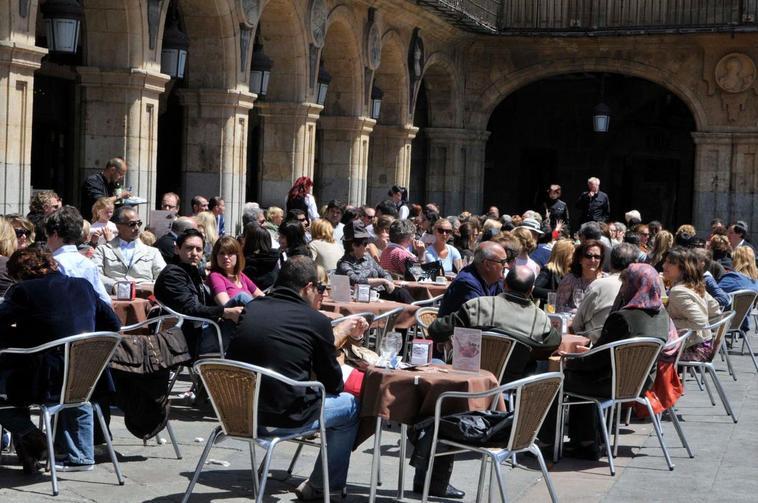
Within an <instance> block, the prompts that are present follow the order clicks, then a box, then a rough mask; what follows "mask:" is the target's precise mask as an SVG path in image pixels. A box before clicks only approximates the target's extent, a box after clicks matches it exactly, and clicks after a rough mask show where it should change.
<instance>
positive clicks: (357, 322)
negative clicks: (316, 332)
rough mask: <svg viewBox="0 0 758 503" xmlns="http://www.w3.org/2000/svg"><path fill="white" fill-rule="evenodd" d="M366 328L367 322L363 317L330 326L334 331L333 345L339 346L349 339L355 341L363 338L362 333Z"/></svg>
mask: <svg viewBox="0 0 758 503" xmlns="http://www.w3.org/2000/svg"><path fill="white" fill-rule="evenodd" d="M366 330H368V323H367V322H366V320H365V319H364V318H353V319H349V320H346V321H343V322H341V323H338V324H337V325H336V326H334V327H333V328H332V332H333V333H334V345H335V346H336V347H338V348H341V347H342V346H344V345H345V344H347V343H348V342H349V340H350V339H352V340H353V341H356V342H360V341H362V340H363V334H364V333H365V332H366Z"/></svg>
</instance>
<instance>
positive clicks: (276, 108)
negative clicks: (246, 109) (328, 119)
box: [255, 101, 324, 121]
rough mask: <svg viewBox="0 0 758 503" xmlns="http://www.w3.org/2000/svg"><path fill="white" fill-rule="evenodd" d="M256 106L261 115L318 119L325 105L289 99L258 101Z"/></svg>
mask: <svg viewBox="0 0 758 503" xmlns="http://www.w3.org/2000/svg"><path fill="white" fill-rule="evenodd" d="M255 108H256V109H257V110H258V115H260V116H261V117H271V118H274V117H276V118H287V119H309V120H313V121H315V120H318V118H319V115H320V114H321V111H322V110H323V109H324V107H323V106H321V105H318V104H316V103H295V102H287V101H257V102H256V103H255Z"/></svg>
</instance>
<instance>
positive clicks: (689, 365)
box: [679, 311, 737, 423]
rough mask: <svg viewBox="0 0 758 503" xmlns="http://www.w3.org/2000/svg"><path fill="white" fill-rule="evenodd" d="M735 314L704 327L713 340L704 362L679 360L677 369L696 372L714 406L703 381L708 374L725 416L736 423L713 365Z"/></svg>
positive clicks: (710, 393) (708, 387)
mask: <svg viewBox="0 0 758 503" xmlns="http://www.w3.org/2000/svg"><path fill="white" fill-rule="evenodd" d="M736 314H737V313H736V312H735V311H730V312H727V313H724V315H723V316H722V318H721V319H720V320H719V321H717V322H716V323H713V324H711V325H708V326H707V327H704V328H703V329H704V330H710V331H711V332H712V333H713V339H712V341H713V342H712V348H713V350H712V351H711V354H710V356H709V357H708V358H707V359H706V360H705V361H702V362H700V361H694V360H682V359H680V360H679V367H681V368H682V369H683V370H685V371H686V370H688V369H693V370H697V371H698V372H699V373H700V378H701V379H702V381H703V384H704V385H705V390H706V391H707V392H708V397H709V398H710V399H711V405H714V406H715V405H716V401H715V400H714V399H713V393H712V392H711V387H710V385H709V384H708V381H707V380H706V379H705V375H706V374H708V375H709V376H710V377H711V380H712V381H713V385H714V386H716V391H717V392H718V394H719V397H720V398H721V403H723V404H724V410H726V413H727V415H729V416H731V417H732V420H733V421H734V422H735V423H736V422H737V416H735V415H734V411H733V410H732V406H731V405H730V404H729V399H728V398H727V397H726V393H725V392H724V388H723V386H722V385H721V381H720V380H719V378H718V375H717V374H716V367H714V365H713V359H714V358H715V357H716V355H717V354H719V352H720V351H721V345H722V344H724V338H725V336H726V332H727V330H728V329H729V327H730V326H731V325H730V324H731V322H732V318H734V317H735V315H736Z"/></svg>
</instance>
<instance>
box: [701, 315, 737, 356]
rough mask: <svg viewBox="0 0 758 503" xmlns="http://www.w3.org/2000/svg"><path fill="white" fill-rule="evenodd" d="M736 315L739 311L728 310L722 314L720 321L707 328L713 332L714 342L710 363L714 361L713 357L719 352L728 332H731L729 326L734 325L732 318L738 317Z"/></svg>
mask: <svg viewBox="0 0 758 503" xmlns="http://www.w3.org/2000/svg"><path fill="white" fill-rule="evenodd" d="M736 315H737V313H736V312H735V311H727V312H726V313H724V314H723V315H722V317H721V319H720V320H719V321H717V322H716V323H714V324H712V325H709V326H708V327H706V330H710V331H711V333H712V334H713V339H712V341H713V342H712V343H711V348H712V350H711V354H710V356H709V357H708V359H707V361H708V362H709V363H710V362H712V361H713V358H715V356H716V355H717V354H718V353H719V349H720V348H721V344H722V343H723V342H724V337H725V336H726V334H727V332H729V328H730V327H731V326H732V320H734V318H736Z"/></svg>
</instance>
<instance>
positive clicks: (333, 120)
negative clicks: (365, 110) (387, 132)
mask: <svg viewBox="0 0 758 503" xmlns="http://www.w3.org/2000/svg"><path fill="white" fill-rule="evenodd" d="M318 122H319V125H320V126H321V127H322V128H323V129H328V130H331V131H352V132H356V133H360V134H371V132H372V131H373V130H374V126H375V125H376V121H375V120H374V119H372V118H370V117H364V116H360V117H354V116H344V115H325V116H323V117H320V118H319V120H318Z"/></svg>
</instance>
